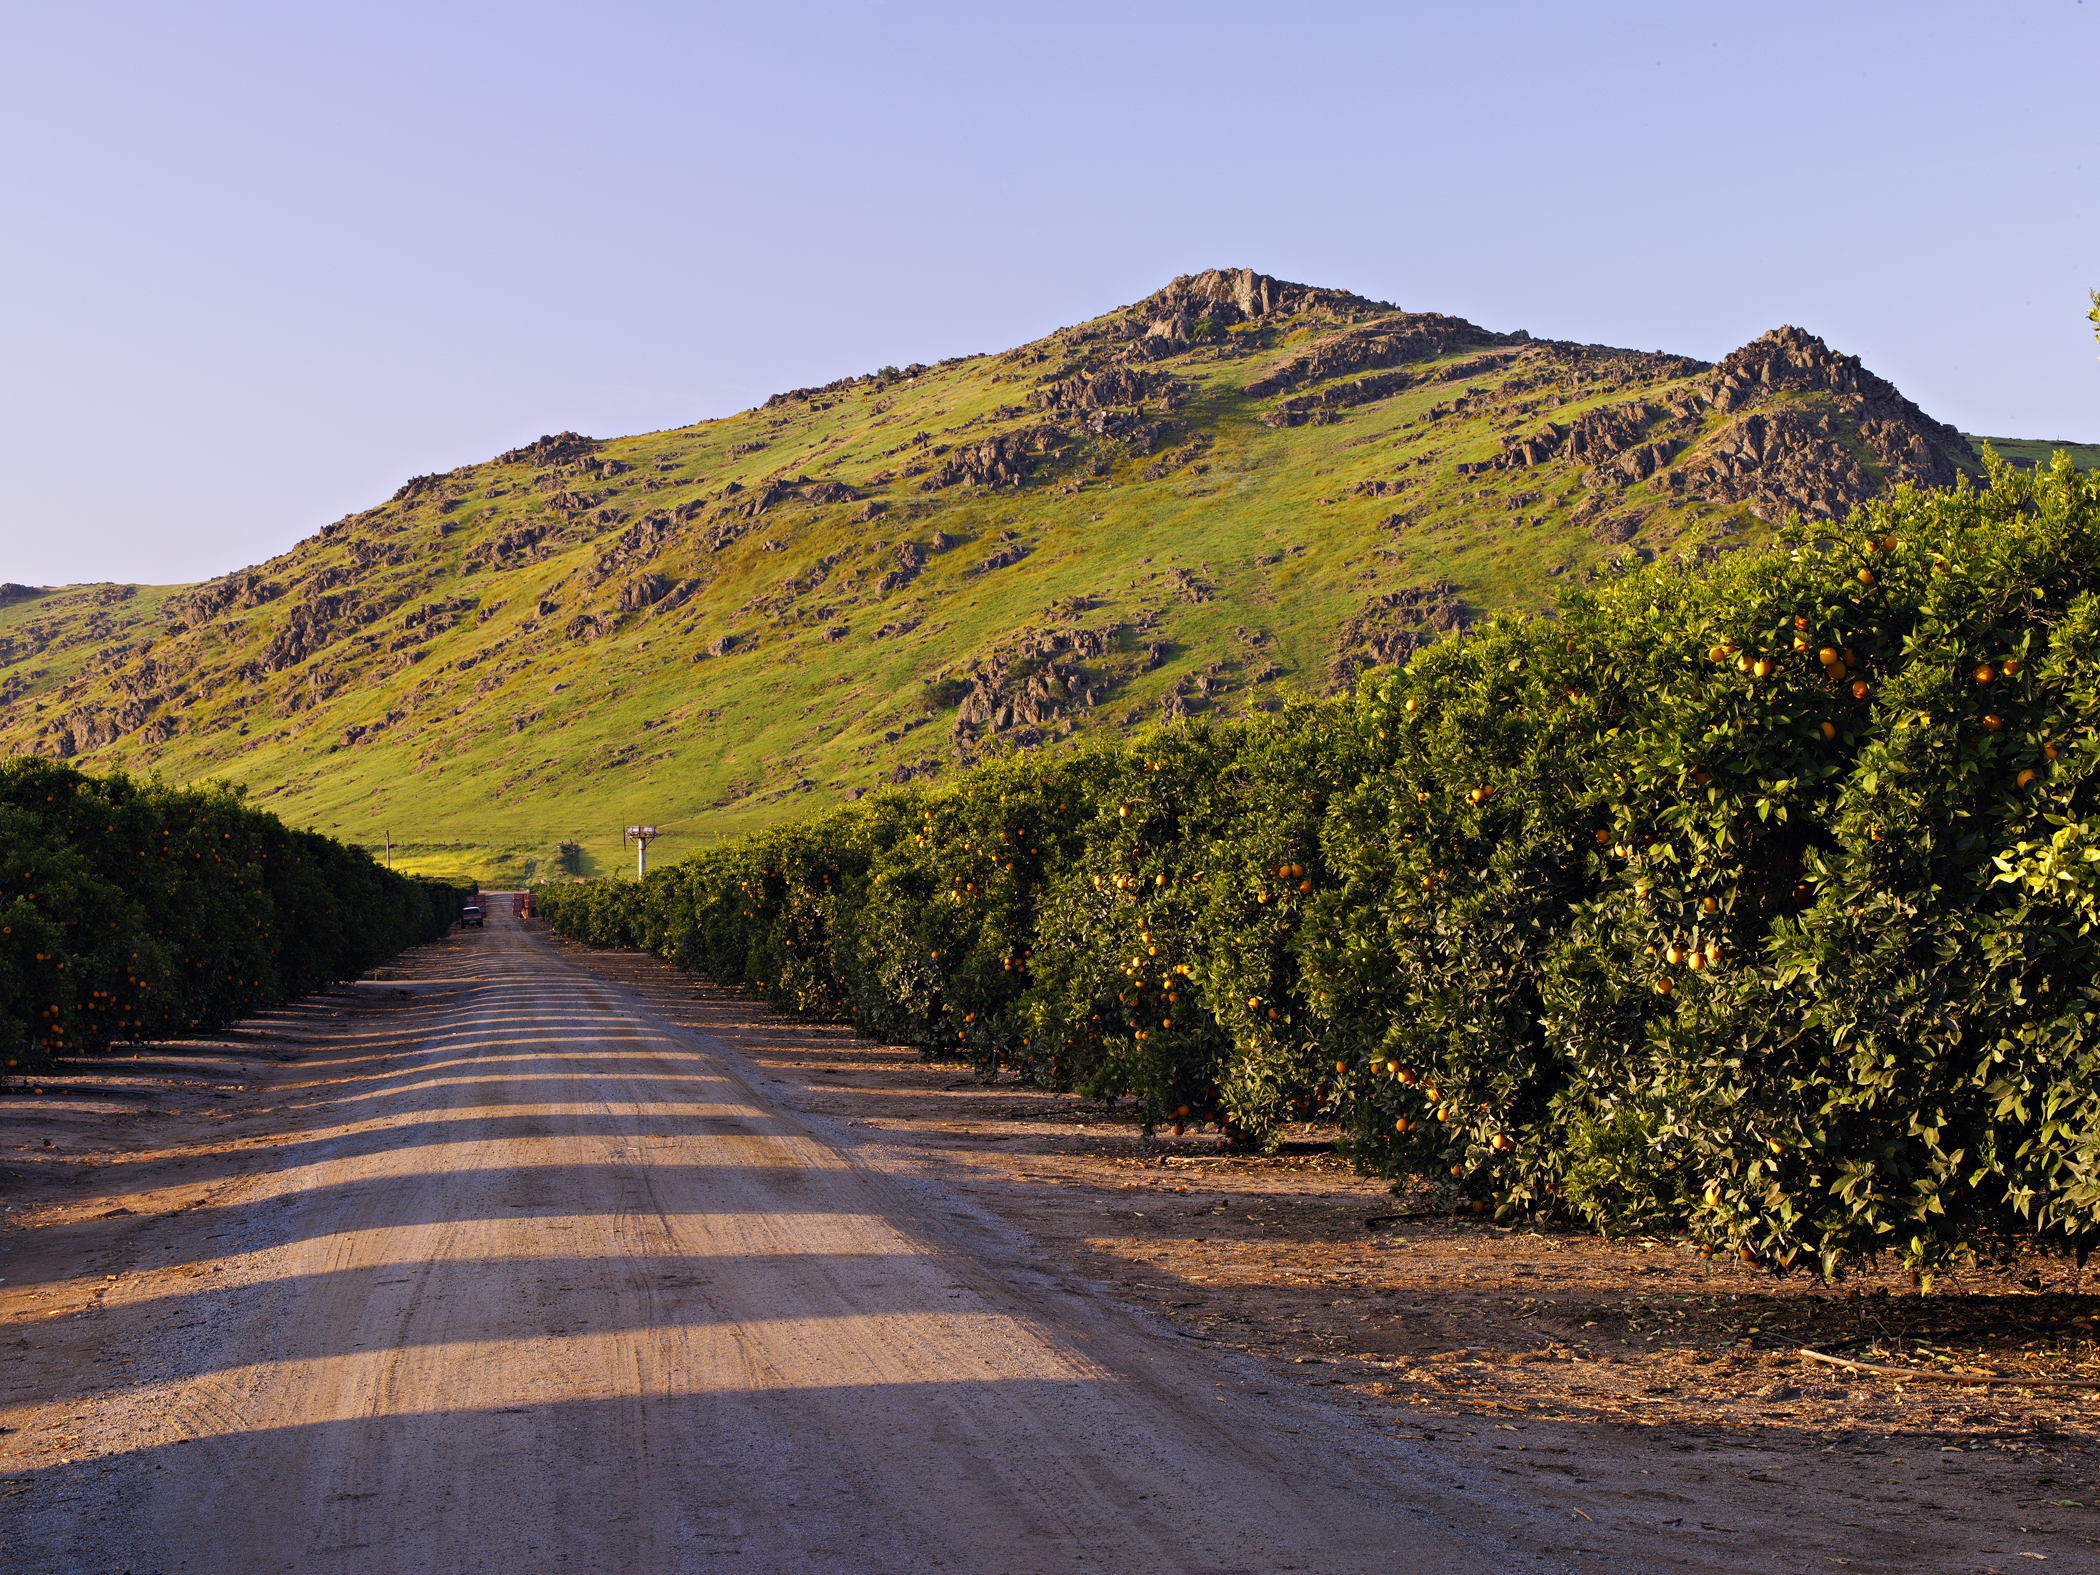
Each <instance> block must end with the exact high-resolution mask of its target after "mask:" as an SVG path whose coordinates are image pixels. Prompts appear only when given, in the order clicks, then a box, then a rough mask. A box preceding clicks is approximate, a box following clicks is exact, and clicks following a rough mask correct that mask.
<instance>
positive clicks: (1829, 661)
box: [1816, 645, 1844, 667]
mask: <svg viewBox="0 0 2100 1575" xmlns="http://www.w3.org/2000/svg"><path fill="white" fill-rule="evenodd" d="M1816 660H1817V661H1819V662H1821V663H1822V664H1823V665H1824V666H1825V667H1835V666H1837V664H1838V663H1839V662H1841V661H1842V660H1844V658H1843V657H1841V656H1839V655H1838V654H1837V651H1836V649H1835V648H1834V647H1832V646H1828V645H1826V646H1824V647H1823V649H1822V650H1820V651H1818V652H1816Z"/></svg>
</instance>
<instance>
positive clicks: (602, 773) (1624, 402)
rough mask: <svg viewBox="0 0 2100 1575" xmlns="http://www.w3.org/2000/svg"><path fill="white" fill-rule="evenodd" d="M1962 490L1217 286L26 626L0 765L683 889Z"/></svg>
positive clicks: (1922, 423)
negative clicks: (976, 766)
mask: <svg viewBox="0 0 2100 1575" xmlns="http://www.w3.org/2000/svg"><path fill="white" fill-rule="evenodd" d="M1976 469H1977V463H1976V458H1975V455H1974V453H1973V452H1972V451H1971V450H1970V448H1969V447H1968V445H1967V444H1966V443H1965V442H1964V441H1963V440H1962V439H1961V438H1960V436H1959V434H1957V433H1955V432H1954V431H1953V430H1952V429H1951V428H1947V427H1943V426H1940V425H1939V424H1937V423H1935V422H1933V421H1931V420H1930V419H1929V418H1928V417H1925V416H1924V415H1923V414H1922V413H1921V412H1919V411H1918V410H1917V409H1916V407H1915V406H1913V405H1911V404H1910V403H1909V402H1908V401H1906V400H1904V399H1903V398H1902V396H1901V395H1900V394H1899V393H1897V392H1896V390H1894V389H1893V388H1891V387H1890V386H1889V385H1888V384H1886V383H1884V382H1882V381H1881V380H1880V379H1878V378H1875V377H1874V376H1873V375H1872V374H1871V373H1870V372H1867V371H1865V370H1864V369H1863V368H1861V367H1860V366H1859V364H1858V362H1857V361H1856V360H1853V359H1850V358H1846V357H1842V356H1838V355H1835V354H1833V353H1832V352H1830V351H1829V350H1828V349H1827V348H1826V347H1824V346H1823V345H1822V344H1821V342H1820V341H1818V340H1815V339H1814V338H1813V337H1812V336H1809V335H1806V334H1803V333H1801V332H1800V331H1799V330H1796V329H1781V330H1776V331H1775V332H1774V333H1772V334H1768V335H1765V336H1764V337H1763V338H1761V339H1759V340H1757V341H1755V342H1753V343H1752V344H1751V345H1748V346H1745V347H1744V348H1743V349H1742V350H1739V351H1737V352H1736V353H1735V354H1733V355H1731V356H1730V357H1729V358H1728V359H1727V360H1726V361H1724V362H1722V363H1721V364H1720V365H1719V366H1718V367H1710V366H1707V365H1706V364H1704V363H1701V362H1697V361H1693V360H1690V359H1688V358H1685V357H1681V356H1672V355H1667V354H1662V353H1646V352H1634V351H1627V350H1617V349H1611V348H1608V347H1602V346H1592V345H1574V344H1566V343H1559V342H1550V341H1540V340H1533V339H1531V338H1530V337H1529V336H1528V335H1525V334H1522V333H1517V334H1503V333H1496V332H1491V331H1489V330H1486V329H1482V328H1479V327H1476V326H1475V325H1472V324H1470V323H1465V322H1463V321H1461V320H1459V319H1455V318H1449V317H1443V316H1440V315H1437V314H1432V313H1413V312H1405V311H1401V310H1398V309H1396V308H1394V307H1391V306H1389V305H1386V304H1384V303H1380V302H1372V301H1367V300H1364V299H1361V298H1359V297H1356V296H1353V295H1350V294H1347V293H1346V292H1341V291H1331V290H1320V289H1312V288H1308V287H1305V286H1301V285H1295V284H1290V283H1287V282H1283V281H1278V280H1273V279H1269V278H1266V277H1264V276H1262V275H1258V274H1254V273H1251V272H1248V271H1246V270H1239V271H1213V272H1210V273H1205V274H1199V275H1195V276H1192V277H1186V278H1181V279H1177V280H1175V281H1174V282H1173V283H1172V284H1170V285H1169V286H1168V287H1167V288H1166V289H1164V290H1162V291H1160V292H1158V293H1157V294H1156V295H1154V296H1151V297H1148V298H1147V299H1146V300H1145V301H1142V302H1139V303H1137V304H1136V305H1134V306H1131V307H1127V308H1122V309H1119V310H1118V311H1115V312H1112V313H1109V314H1107V315H1106V316H1103V317H1100V318H1097V319H1095V320H1093V321H1091V322H1088V323H1084V324H1080V325H1077V326H1075V327H1073V328H1068V329H1063V330H1060V331H1059V332H1057V333H1055V334H1052V335H1050V336H1048V337H1047V338H1044V339H1042V340H1039V341H1037V342H1035V343H1032V344H1028V345H1024V346H1021V347H1020V348H1018V349H1016V350H1012V351H1009V352H1007V353H1005V354H1003V355H984V356H974V357H967V358H961V359H957V360H953V361H949V362H944V363H942V364H940V365H938V366H932V367H924V366H911V367H906V368H903V369H901V370H899V369H895V368H885V369H883V370H882V371H880V372H876V373H872V374H868V375H864V376H860V377H855V378H846V379H841V380H840V381H839V382H837V383H834V384H831V385H828V386H826V387H824V388H819V389H799V390H795V391H792V392H790V393H786V394H781V395H776V396H775V397H774V398H773V399H771V400H769V401H767V403H766V404H765V405H764V406H762V407H760V408H758V409H755V410H750V411H746V412H744V413H742V414H740V415H737V416H733V417H729V418H726V419H722V420H716V421H707V422H701V423H699V424H696V425H694V426H690V427H683V428H679V429H677V430H674V431H668V432H657V433H649V434H645V435H641V436H635V437H626V438H617V439H611V440H603V441H600V440H594V439H588V438H581V437H578V436H576V435H575V434H563V435H561V436H559V437H550V438H544V439H542V440H540V441H539V442H538V443H535V444H531V445H529V446H527V447H525V448H521V449H517V450H514V451H512V452H510V453H508V454H504V455H501V456H499V457H497V458H496V459H493V460H491V461H489V462H488V463H486V464H481V465H472V466H466V467H463V468H461V469H459V470H456V471H453V472H450V473H448V474H445V475H441V476H422V477H417V478H414V479H413V480H411V481H410V482H408V483H407V484H406V485H404V486H403V487H402V488H401V489H400V491H399V492H397V493H396V494H395V496H394V497H393V498H391V499H389V500H388V501H387V502H385V503H383V504H380V505H379V506H377V507H375V508H372V509H368V510H366V511H364V512H362V513H359V514H356V515H353V516H350V517H349V518H347V519H344V520H341V521H338V522H337V523H336V524H334V525H331V526H329V527H327V528H326V529H325V530H323V531H321V532H320V533H319V534H318V535H316V536H314V537H311V538H309V539H308V540H306V541H303V542H301V543H299V544H298V546H296V547H295V548H293V549H292V550H291V551H289V552H287V553H284V554H283V555H281V556H279V557H276V558H273V559H271V560H270V561H269V562H267V563H264V564H260V565H257V566H256V567H255V568H253V569H249V570H245V571H243V572H242V573H240V574H236V575H230V576H227V577H226V578H224V579H220V580H215V581H210V582H206V583H205V584H202V585H197V586H179V587H145V586H124V585H107V586H77V587H70V588H67V589H64V590H62V591H57V592H48V593H38V592H31V591H25V589H24V588H22V587H13V586H10V587H0V750H4V751H7V752H12V753H23V752H32V753H38V754H45V755H52V756H58V757H64V758H69V759H72V760H74V761H75V762H77V763H79V764H81V765H83V766H84V767H87V768H89V769H95V770H105V769H111V768H116V767H125V768H129V769H133V770H152V771H158V772H161V773H163V774H165V775H167V776H169V777H171V778H175V779H179V780H187V779H194V778H199V777H207V776H211V777H224V778H228V779H230V780H232V781H234V782H237V783H241V784H245V785H246V786H247V787H248V789H249V791H250V793H251V795H252V797H253V799H254V800H255V801H257V802H259V803H261V804H263V805H265V806H266V807H269V808H272V809H275V810H277V811H278V812H279V813H281V814H282V815H284V816H285V818H286V819H288V820H290V821H292V822H293V823H295V824H299V825H312V826H315V827H318V828H320V829H323V830H327V831H331V832H333V833H334V834H335V835H337V836H340V837H343V838H345V839H348V840H352V841H356V842H360V843H364V844H367V845H371V846H375V847H376V846H378V845H379V844H380V842H381V840H382V838H383V837H384V836H386V835H388V834H390V835H391V837H392V839H393V842H394V846H395V855H396V862H397V863H399V864H402V865H404V866H405V867H409V868H414V869H420V870H425V871H429V872H431V873H440V874H451V875H473V876H479V877H481V878H483V879H487V880H491V881H514V880H522V879H528V878H545V877H547V876H549V875H552V874H554V873H556V872H557V871H558V870H561V869H567V870H571V871H574V872H576V873H596V872H602V871H605V870H608V869H615V868H619V867H621V866H622V863H623V861H624V860H625V859H626V858H627V857H628V854H627V852H626V850H625V848H624V846H623V844H622V841H621V838H620V835H619V828H620V827H621V826H623V825H625V824H627V823H630V822H634V821H644V820H645V821H653V822H655V823H656V824H658V825H660V826H663V827H664V828H666V840H665V841H664V842H663V843H661V844H660V845H659V848H658V856H664V855H669V856H673V857H675V856H677V854H678V853H679V852H681V851H683V850H688V849H690V848H692V847H694V846H698V845H700V844H701V843H702V842H704V841H705V840H707V839H712V838H714V837H718V836H722V835H730V834H735V833H737V832H740V831H743V830H746V829H749V828H751V827H754V826H757V825H760V824H764V823H766V822H769V821H773V820H777V819H781V818H784V817H787V816H791V815H795V814H799V813H801V812H803V811H804V810H806V809H808V808H810V807H813V806H815V805H817V804H820V803H824V802H835V801H837V800H838V799H840V798H842V797H848V796H853V795H856V794H858V793H861V792H864V791H866V790H868V789H869V788H871V787H873V786H875V785H877V784H879V783H881V782H885V781H900V780H909V779H912V778H915V777H924V776H929V775H938V774H940V773H941V772H943V771H946V770H950V769H953V768H954V766H955V765H956V764H957V763H959V762H964V761H969V760H973V759H976V758H981V757H982V756H983V755H984V754H985V753H986V752H988V751H993V750H998V749H1004V748H1045V749H1056V748H1060V747H1064V746H1065V745H1066V744H1067V742H1068V741H1069V740H1071V739H1073V738H1076V737H1078V736H1081V735H1084V734H1087V733H1091V732H1097V731H1100V730H1104V729H1106V730H1113V731H1127V730H1129V729H1132V728H1135V727H1137V726H1139V725H1142V724H1145V723H1148V722H1155V721H1159V720H1162V719H1167V720H1171V719H1173V718H1175V717H1178V716H1184V715H1189V714H1193V713H1196V712H1202V711H1208V712H1211V713H1213V714H1228V715H1236V714H1240V713H1243V712H1246V711H1249V710H1259V709H1264V708H1270V707H1274V706H1275V705H1277V704H1278V703H1280V700H1281V698H1282V696H1283V695H1284V694H1285V693H1287V692H1289V691H1292V690H1297V691H1303V692H1313V693H1318V692H1325V691H1328V690H1330V689H1333V688H1335V687H1338V686H1344V685H1347V684H1349V683H1351V682H1352V681H1353V677H1354V675H1355V673H1356V672H1358V671H1359V670H1361V669H1362V668H1364V667H1367V666H1370V665H1375V664H1377V663H1381V662H1389V661H1394V660H1399V659H1404V657H1405V656H1406V655H1407V654H1408V652H1410V651H1411V650H1413V649H1414V648H1415V647H1417V646H1418V645H1420V644H1423V643H1426V642H1427V641H1429V640H1432V639H1435V638H1438V637H1440V636H1441V635H1442V634H1444V633H1446V632H1448V631H1450V630H1452V629H1456V628H1461V627H1463V626H1464V625H1465V624H1466V623H1467V622H1469V621H1471V620H1472V619H1474V618H1477V617H1479V616H1481V615H1482V614H1484V613H1489V612H1494V611H1499V610H1503V609H1517V610H1524V611H1539V610H1543V609H1544V608H1546V607H1547V606H1548V605H1549V604H1550V601H1551V596H1552V591H1553V588H1554V586H1555V585H1556V584H1558V583H1562V582H1563V580H1564V579H1565V577H1567V576H1581V575H1584V574H1588V573H1590V572H1593V571H1594V569H1595V568H1596V567H1597V565H1598V564H1599V563H1600V562H1601V561H1603V560H1604V559H1606V558H1608V557H1611V556H1614V555H1617V554H1620V553H1626V552H1637V553H1642V554H1646V555H1656V554H1683V555H1687V556H1693V557H1698V556H1702V555H1703V556H1706V557H1711V556H1712V555H1714V554H1716V553H1719V552H1723V551H1727V550H1730V549H1731V548H1733V547H1735V546H1738V545H1742V544H1746V543H1749V542H1754V541H1756V540H1759V539H1762V538H1763V537H1765V536H1766V535H1767V534H1768V533H1769V531H1770V529H1771V528H1772V527H1773V526H1774V525H1776V524H1777V523H1778V521H1779V520H1780V519H1781V518H1782V517H1783V516H1784V515H1785V514H1786V513H1787V512H1789V511H1798V512H1801V513H1804V514H1806V515H1808V516H1809V517H1811V518H1827V519H1832V520H1836V519H1841V518H1842V517H1843V516H1844V514H1845V513H1846V512H1847V511H1848V510H1849V509H1850V508H1851V507H1852V506H1853V505H1854V504H1855V503H1857V502H1859V501H1860V500H1862V499H1863V498H1865V497H1868V496H1872V495H1873V494H1875V493H1876V492H1878V491H1880V490H1882V489H1884V488H1886V487H1888V486H1891V485H1895V484H1899V483H1904V482H1910V483H1916V484H1921V485H1944V484H1947V483H1948V482H1950V481H1952V480H1953V479H1954V478H1955V476H1956V475H1957V474H1959V473H1961V472H1964V471H1966V472H1971V473H1974V472H1975V471H1976ZM565 844H566V845H568V847H567V849H566V850H565V848H564V845H565Z"/></svg>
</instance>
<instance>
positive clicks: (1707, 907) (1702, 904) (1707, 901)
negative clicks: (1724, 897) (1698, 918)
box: [1699, 897, 1721, 913]
mask: <svg viewBox="0 0 2100 1575" xmlns="http://www.w3.org/2000/svg"><path fill="white" fill-rule="evenodd" d="M1720 906H1721V905H1720V904H1719V903H1718V902H1715V901H1714V900H1713V898H1711V897H1701V898H1700V899H1699V911H1700V912H1701V913H1712V912H1713V911H1714V910H1715V909H1716V908H1718V907H1720Z"/></svg>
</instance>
